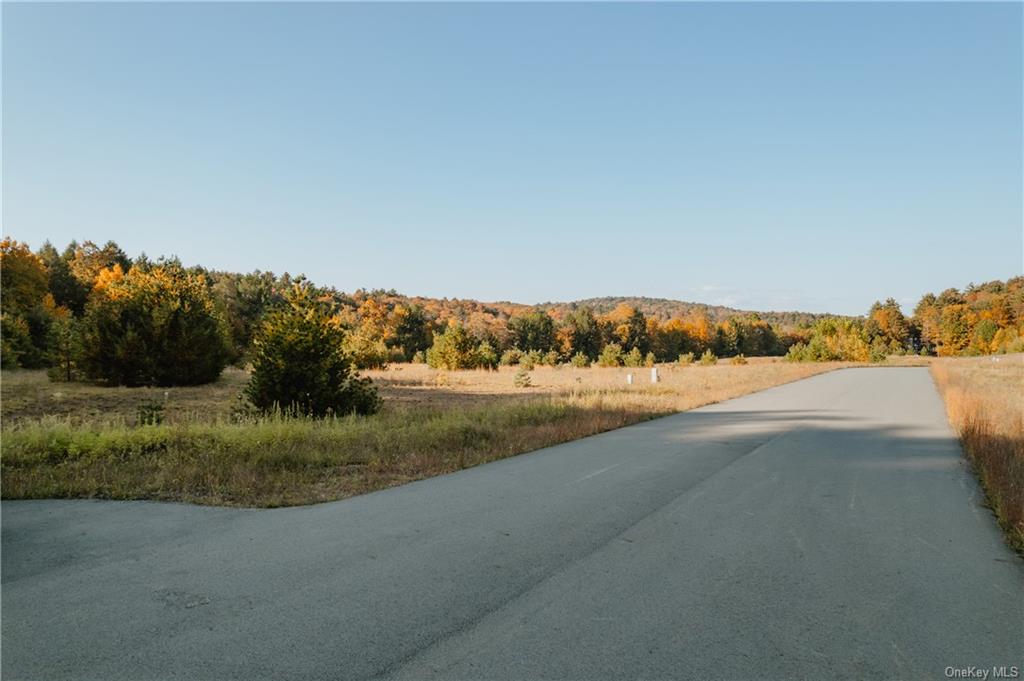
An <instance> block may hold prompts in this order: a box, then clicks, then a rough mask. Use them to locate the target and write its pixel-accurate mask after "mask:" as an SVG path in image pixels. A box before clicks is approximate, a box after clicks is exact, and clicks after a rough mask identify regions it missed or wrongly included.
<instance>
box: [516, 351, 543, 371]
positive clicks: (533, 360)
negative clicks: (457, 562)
mask: <svg viewBox="0 0 1024 681" xmlns="http://www.w3.org/2000/svg"><path fill="white" fill-rule="evenodd" d="M543 361H544V355H542V354H541V353H540V350H530V351H529V352H524V353H523V354H522V355H520V357H519V366H521V367H523V368H524V369H526V370H527V371H531V370H533V368H534V367H535V366H537V365H538V364H542V363H543Z"/></svg>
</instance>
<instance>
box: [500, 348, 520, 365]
mask: <svg viewBox="0 0 1024 681" xmlns="http://www.w3.org/2000/svg"><path fill="white" fill-rule="evenodd" d="M522 356H523V353H522V351H520V350H519V348H510V349H508V350H506V351H505V352H503V353H501V365H502V366H512V365H514V364H519V360H520V359H521V358H522Z"/></svg>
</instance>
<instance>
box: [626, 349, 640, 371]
mask: <svg viewBox="0 0 1024 681" xmlns="http://www.w3.org/2000/svg"><path fill="white" fill-rule="evenodd" d="M624 361H625V364H626V366H628V367H634V368H635V367H642V366H643V365H644V356H643V353H642V352H640V348H633V349H632V350H630V351H629V353H628V354H627V355H626V357H625V360H624Z"/></svg>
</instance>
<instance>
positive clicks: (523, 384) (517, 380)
mask: <svg viewBox="0 0 1024 681" xmlns="http://www.w3.org/2000/svg"><path fill="white" fill-rule="evenodd" d="M512 382H513V383H514V384H515V386H516V387H517V388H529V387H530V372H529V370H528V369H526V367H523V366H520V367H519V370H518V371H517V372H516V375H515V377H514V378H513V379H512Z"/></svg>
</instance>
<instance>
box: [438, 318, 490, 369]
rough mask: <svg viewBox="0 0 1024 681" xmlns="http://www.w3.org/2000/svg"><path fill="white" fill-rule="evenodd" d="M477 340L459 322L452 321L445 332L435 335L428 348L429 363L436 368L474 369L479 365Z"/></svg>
mask: <svg viewBox="0 0 1024 681" xmlns="http://www.w3.org/2000/svg"><path fill="white" fill-rule="evenodd" d="M477 359H478V358H477V353H476V342H475V341H474V340H473V337H472V336H471V335H470V334H469V332H468V331H466V328H465V327H464V326H462V325H461V324H459V323H457V322H450V323H449V324H448V328H446V329H445V330H444V333H442V334H437V335H435V336H434V344H433V345H432V346H431V347H430V349H429V350H427V364H429V365H430V366H431V367H432V368H434V369H448V370H449V371H454V370H456V369H472V368H474V367H476V365H477Z"/></svg>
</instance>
